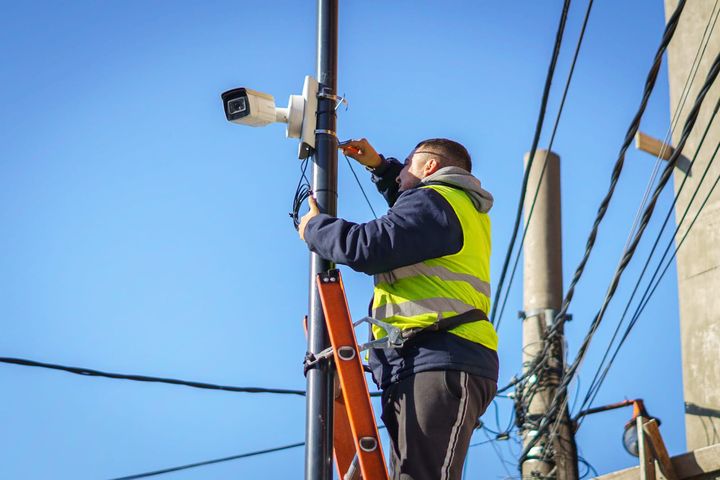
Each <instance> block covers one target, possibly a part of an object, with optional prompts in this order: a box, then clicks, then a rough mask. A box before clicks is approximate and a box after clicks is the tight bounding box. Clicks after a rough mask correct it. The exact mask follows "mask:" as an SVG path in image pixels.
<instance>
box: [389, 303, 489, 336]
mask: <svg viewBox="0 0 720 480" xmlns="http://www.w3.org/2000/svg"><path fill="white" fill-rule="evenodd" d="M481 321H486V322H489V321H490V319H489V318H488V316H487V314H486V313H485V312H483V311H482V310H480V309H478V308H475V309H473V310H468V311H467V312H465V313H461V314H460V315H455V316H454V317H448V318H444V317H441V318H440V319H439V320H438V321H437V322H435V323H432V324H430V325H428V326H427V327H416V328H408V329H407V330H403V332H402V337H403V339H404V340H410V339H412V338H414V337H416V336H417V335H419V334H421V333H425V332H444V331H446V330H451V329H453V328H455V327H459V326H460V325H465V324H466V323H473V322H481Z"/></svg>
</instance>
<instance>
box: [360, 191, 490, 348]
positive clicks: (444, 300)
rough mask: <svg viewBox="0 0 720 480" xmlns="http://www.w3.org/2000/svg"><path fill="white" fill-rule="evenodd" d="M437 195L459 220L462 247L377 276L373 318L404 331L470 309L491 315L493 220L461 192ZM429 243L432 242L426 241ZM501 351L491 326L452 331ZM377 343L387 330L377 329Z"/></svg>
mask: <svg viewBox="0 0 720 480" xmlns="http://www.w3.org/2000/svg"><path fill="white" fill-rule="evenodd" d="M420 188H430V189H432V190H435V191H436V192H438V193H439V194H440V195H442V196H443V198H445V200H447V201H448V203H450V206H452V208H453V210H454V211H455V214H456V215H457V217H458V219H459V220H460V225H461V226H462V231H463V246H462V248H461V249H460V251H459V252H457V253H455V254H453V255H446V256H444V257H438V258H433V259H429V260H424V261H422V262H420V263H416V264H414V265H408V266H405V267H400V268H397V269H395V270H392V271H390V272H384V273H380V274H378V275H375V291H374V296H373V305H372V316H373V317H374V318H376V319H378V320H382V321H384V322H387V323H390V324H392V325H395V326H397V327H399V328H401V329H408V328H415V327H426V326H428V325H431V324H433V323H434V322H436V321H437V319H438V314H441V315H442V318H449V317H453V316H455V315H459V314H461V313H464V312H467V311H468V310H472V309H480V310H482V311H483V312H485V313H488V312H489V311H490V247H491V240H490V217H489V216H488V215H487V214H486V213H480V212H478V211H477V210H476V209H475V206H474V205H473V203H472V201H471V200H470V197H469V196H468V195H467V194H466V193H465V192H464V191H463V190H461V189H458V188H453V187H448V186H444V185H426V186H423V187H420ZM427 241H430V242H431V241H433V239H432V238H428V239H427ZM450 332H451V333H453V334H455V335H458V336H459V337H462V338H465V339H467V340H470V341H472V342H475V343H479V344H481V345H484V346H485V347H487V348H490V349H491V350H495V351H497V344H498V339H497V334H496V333H495V329H494V328H493V326H492V324H491V323H490V322H487V321H479V322H472V323H466V324H463V325H460V326H458V327H455V328H453V329H451V330H450ZM373 335H374V336H375V338H382V337H384V336H386V333H385V330H383V329H382V328H380V327H377V326H373Z"/></svg>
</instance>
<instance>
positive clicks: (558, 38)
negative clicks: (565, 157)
mask: <svg viewBox="0 0 720 480" xmlns="http://www.w3.org/2000/svg"><path fill="white" fill-rule="evenodd" d="M569 9H570V0H565V1H564V2H563V9H562V13H561V14H560V22H559V24H558V28H557V32H556V34H555V45H554V47H553V53H552V57H551V59H550V64H549V65H548V70H547V75H546V78H545V87H544V89H543V95H542V99H541V101H540V112H539V113H538V119H537V123H536V125H535V134H534V136H533V142H532V147H531V148H530V156H529V158H528V163H527V166H526V167H525V174H524V176H523V182H522V186H521V187H520V200H519V202H518V207H517V213H516V215H515V224H514V226H513V233H512V235H511V237H510V243H509V245H508V249H507V253H506V255H505V261H504V263H503V268H502V273H501V274H500V281H499V282H498V286H497V287H496V291H495V298H494V299H493V302H492V304H493V305H497V304H498V300H499V298H500V292H501V291H502V287H503V283H504V281H505V275H506V274H507V269H508V265H509V263H510V257H511V256H512V251H513V247H514V246H515V240H516V238H517V234H518V229H519V227H520V218H521V217H522V210H523V204H524V203H525V194H526V191H527V184H528V179H529V174H530V167H531V166H532V163H533V159H534V157H535V152H536V151H537V146H538V143H539V142H540V133H541V132H542V126H543V122H544V121H545V110H546V109H547V103H548V98H549V96H550V86H551V85H552V79H553V76H554V74H555V66H556V65H557V59H558V56H559V54H560V46H561V45H562V38H563V34H564V32H565V23H566V21H567V15H568V10H569ZM490 321H491V322H492V324H493V325H494V324H495V309H493V310H492V312H491V315H490Z"/></svg>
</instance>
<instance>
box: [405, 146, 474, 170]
mask: <svg viewBox="0 0 720 480" xmlns="http://www.w3.org/2000/svg"><path fill="white" fill-rule="evenodd" d="M415 151H416V152H417V153H431V154H432V153H434V154H436V155H437V157H438V159H439V160H440V162H439V163H440V166H441V167H460V168H462V169H465V170H467V171H468V172H470V171H472V159H471V158H470V154H469V153H468V151H467V149H466V148H465V147H463V146H462V145H461V144H459V143H458V142H455V141H453V140H449V139H447V138H429V139H427V140H423V141H422V142H420V143H418V144H417V146H416V147H415Z"/></svg>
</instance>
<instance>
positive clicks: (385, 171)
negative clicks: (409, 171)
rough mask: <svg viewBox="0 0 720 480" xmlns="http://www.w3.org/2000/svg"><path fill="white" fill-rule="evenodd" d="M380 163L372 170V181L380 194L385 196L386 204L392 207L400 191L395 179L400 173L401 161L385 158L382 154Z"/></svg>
mask: <svg viewBox="0 0 720 480" xmlns="http://www.w3.org/2000/svg"><path fill="white" fill-rule="evenodd" d="M380 157H381V158H382V163H381V164H380V166H379V167H377V168H376V169H374V170H372V182H373V183H374V184H375V187H377V189H378V192H380V195H382V196H383V197H385V201H386V202H387V204H388V206H390V207H392V206H393V205H394V204H395V201H396V200H397V198H398V196H399V194H400V192H399V191H398V188H399V187H400V186H399V185H398V183H397V181H396V179H397V176H398V175H400V170H402V169H403V165H402V163H400V162H399V161H398V160H397V159H395V158H392V157H388V158H385V157H383V156H382V155H381V156H380Z"/></svg>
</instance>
